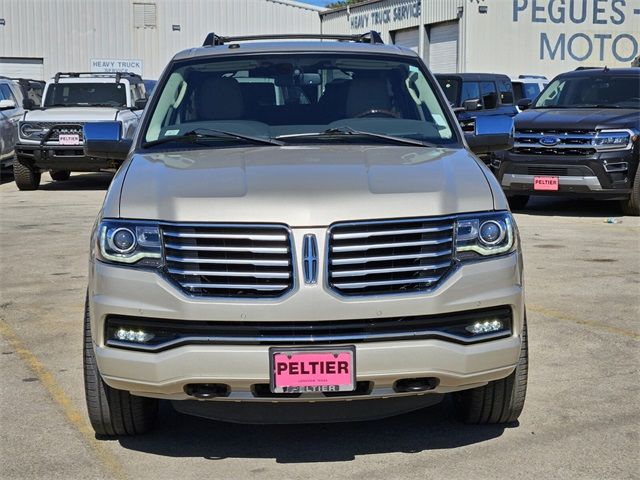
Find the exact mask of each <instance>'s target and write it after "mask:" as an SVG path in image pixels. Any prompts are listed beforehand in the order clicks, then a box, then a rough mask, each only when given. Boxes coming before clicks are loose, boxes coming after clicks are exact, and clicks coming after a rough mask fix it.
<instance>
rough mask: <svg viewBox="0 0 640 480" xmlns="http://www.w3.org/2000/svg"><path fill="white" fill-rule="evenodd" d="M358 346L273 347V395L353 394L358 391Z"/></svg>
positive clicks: (271, 354) (271, 351)
mask: <svg viewBox="0 0 640 480" xmlns="http://www.w3.org/2000/svg"><path fill="white" fill-rule="evenodd" d="M355 353H356V349H355V346H346V347H335V348H326V347H324V348H322V347H319V348H270V349H269V380H270V382H269V383H270V387H271V391H272V392H273V393H312V392H315V393H323V392H352V391H355V389H356V356H355Z"/></svg>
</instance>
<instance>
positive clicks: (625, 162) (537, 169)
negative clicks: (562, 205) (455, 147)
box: [491, 146, 638, 199]
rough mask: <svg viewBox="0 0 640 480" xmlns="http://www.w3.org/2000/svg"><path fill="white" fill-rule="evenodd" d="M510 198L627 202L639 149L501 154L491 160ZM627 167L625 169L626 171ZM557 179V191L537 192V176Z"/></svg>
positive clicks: (509, 152) (510, 152)
mask: <svg viewBox="0 0 640 480" xmlns="http://www.w3.org/2000/svg"><path fill="white" fill-rule="evenodd" d="M491 165H492V167H493V168H494V171H495V173H496V177H497V178H498V181H499V182H500V184H501V185H502V188H503V190H504V192H505V193H506V194H507V195H573V196H581V197H594V198H602V199H625V198H626V197H628V196H629V194H630V193H631V188H632V184H633V178H634V176H635V172H636V169H637V168H638V146H636V147H635V148H633V149H631V150H625V151H618V152H601V153H597V154H595V155H591V156H561V157H556V156H550V155H524V154H517V153H514V152H512V151H507V152H499V153H497V154H495V155H494V157H493V158H492V161H491ZM625 167H626V168H625ZM536 176H557V177H558V184H559V189H558V190H557V191H541V190H535V189H534V186H533V185H534V177H536Z"/></svg>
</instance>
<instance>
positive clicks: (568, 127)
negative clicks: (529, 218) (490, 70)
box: [492, 67, 640, 216]
mask: <svg viewBox="0 0 640 480" xmlns="http://www.w3.org/2000/svg"><path fill="white" fill-rule="evenodd" d="M518 106H519V107H521V108H523V109H526V111H524V112H522V113H521V114H519V115H517V116H516V117H515V128H516V135H515V144H514V148H513V149H511V150H509V151H506V152H498V153H496V154H495V155H494V156H493V158H492V166H493V167H494V170H495V172H496V176H497V177H498V180H499V181H500V183H501V184H502V188H503V189H504V191H505V193H506V194H507V197H509V201H510V204H511V206H512V208H516V209H517V208H524V207H525V206H526V204H527V201H528V199H529V196H530V195H572V196H578V197H591V198H600V199H608V200H620V201H621V203H622V209H623V212H624V213H625V214H626V215H634V216H638V215H639V214H640V170H639V169H638V163H639V161H640V160H639V159H640V68H633V67H632V68H615V69H614V68H611V69H609V68H606V67H605V68H597V69H595V68H585V69H578V70H576V71H573V72H568V73H563V74H561V75H559V76H557V77H556V78H554V79H553V81H552V82H551V83H550V84H549V85H548V86H547V88H546V89H545V90H544V91H543V92H542V93H541V94H540V96H539V97H538V98H537V99H536V100H535V103H532V102H531V100H526V99H525V100H522V101H521V102H519V103H518Z"/></svg>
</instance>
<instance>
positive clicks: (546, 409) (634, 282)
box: [0, 174, 640, 480]
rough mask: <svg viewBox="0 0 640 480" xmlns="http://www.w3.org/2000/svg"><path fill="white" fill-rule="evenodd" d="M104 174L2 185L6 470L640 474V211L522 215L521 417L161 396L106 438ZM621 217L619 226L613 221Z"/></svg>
mask: <svg viewBox="0 0 640 480" xmlns="http://www.w3.org/2000/svg"><path fill="white" fill-rule="evenodd" d="M109 181H110V177H109V175H106V174H86V175H74V176H73V177H72V179H71V180H70V181H68V182H58V183H51V181H50V178H49V176H48V175H43V186H42V187H41V189H40V190H39V191H35V192H18V191H17V189H16V186H15V184H14V183H12V182H7V183H4V184H3V185H1V186H0V354H1V355H0V370H1V373H0V375H1V378H2V388H1V389H0V425H1V428H0V472H1V473H0V476H1V477H2V478H7V479H17V478H25V479H27V478H28V479H34V478H132V479H133V478H157V479H165V478H166V479H175V478H182V479H190V478H194V479H196V478H197V479H202V478H275V477H278V478H339V477H344V478H366V479H367V480H372V479H378V478H380V479H382V478H384V479H395V478H421V479H424V478H436V479H438V478H449V479H469V478H476V479H485V478H487V479H488V478H514V477H517V478H522V479H528V478H563V479H565V478H583V479H584V478H588V479H604V478H607V479H608V478H616V479H617V478H639V476H640V449H639V448H638V445H640V439H639V433H640V419H639V412H640V375H639V372H638V367H639V365H640V362H639V360H640V349H639V348H638V346H639V345H638V343H639V340H640V327H639V323H638V320H639V319H640V218H632V217H621V216H620V213H619V210H618V207H617V205H616V204H614V203H605V202H594V201H572V200H566V199H535V200H534V201H533V202H532V204H531V207H530V208H529V209H527V210H526V211H525V212H522V213H518V214H517V215H516V217H517V221H518V225H519V227H520V233H521V237H522V241H523V249H524V254H525V266H526V273H525V277H526V288H527V303H528V316H529V335H530V362H531V363H530V378H529V391H528V397H527V403H526V405H525V410H524V413H523V415H522V416H521V417H520V422H519V424H518V425H514V426H510V427H508V428H504V427H500V426H485V427H471V426H465V425H461V424H459V423H457V422H456V421H455V420H454V419H453V418H452V416H451V410H450V408H449V407H450V406H449V404H448V401H445V402H444V403H442V404H440V405H438V406H436V407H433V408H431V409H427V410H423V411H418V412H414V413H411V414H406V415H403V416H399V417H394V418H389V419H384V420H378V421H370V422H363V423H351V424H332V425H310V426H247V425H235V424H226V423H221V422H214V421H206V420H202V419H198V418H195V417H188V416H183V415H181V414H178V413H176V412H175V411H173V410H172V408H171V407H170V406H169V405H163V407H162V422H163V423H161V424H160V425H159V427H158V428H157V430H156V431H155V432H154V433H152V434H150V435H146V436H142V437H138V438H126V439H120V440H97V439H95V437H94V435H93V433H92V431H91V429H90V427H89V425H88V421H87V419H86V415H85V407H84V390H83V384H82V357H81V345H82V341H81V340H82V310H83V302H84V292H85V286H86V275H87V266H86V261H87V254H88V247H89V243H88V237H89V231H90V229H91V226H92V223H93V221H94V218H95V216H96V214H97V212H98V210H99V208H100V204H101V202H102V198H103V196H104V193H105V190H106V188H107V186H108V184H109ZM613 216H614V217H616V218H619V219H621V220H622V223H618V224H607V223H604V222H603V219H606V218H608V217H613Z"/></svg>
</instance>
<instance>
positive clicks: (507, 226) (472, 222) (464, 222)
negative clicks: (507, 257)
mask: <svg viewBox="0 0 640 480" xmlns="http://www.w3.org/2000/svg"><path fill="white" fill-rule="evenodd" d="M516 247H517V232H516V228H515V223H514V221H513V217H512V216H511V214H510V213H509V212H495V213H484V214H475V215H465V216H461V217H459V218H458V220H457V225H456V258H457V259H458V260H468V259H473V258H482V257H485V256H489V255H500V254H505V253H510V252H513V251H514V250H515V249H516Z"/></svg>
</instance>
